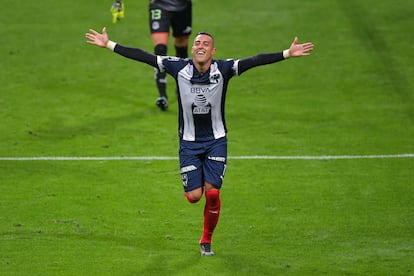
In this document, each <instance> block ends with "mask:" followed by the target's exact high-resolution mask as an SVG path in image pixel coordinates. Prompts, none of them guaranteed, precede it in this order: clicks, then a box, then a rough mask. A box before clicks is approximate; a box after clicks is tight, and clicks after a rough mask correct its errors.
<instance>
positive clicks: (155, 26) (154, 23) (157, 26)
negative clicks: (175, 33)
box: [152, 21, 160, 30]
mask: <svg viewBox="0 0 414 276" xmlns="http://www.w3.org/2000/svg"><path fill="white" fill-rule="evenodd" d="M159 28H160V23H159V22H158V21H154V22H152V29H153V30H158V29H159Z"/></svg>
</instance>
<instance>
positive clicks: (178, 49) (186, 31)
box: [171, 2, 192, 58]
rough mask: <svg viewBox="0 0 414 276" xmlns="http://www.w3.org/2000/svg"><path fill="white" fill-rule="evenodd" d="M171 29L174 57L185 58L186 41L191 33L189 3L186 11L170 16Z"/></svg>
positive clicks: (186, 50) (186, 54) (186, 53)
mask: <svg viewBox="0 0 414 276" xmlns="http://www.w3.org/2000/svg"><path fill="white" fill-rule="evenodd" d="M171 28H172V30H173V37H174V46H175V56H177V57H180V58H187V57H188V41H189V37H190V35H191V31H192V7H191V2H190V5H189V6H188V7H187V9H185V10H183V11H180V12H175V13H173V14H172V17H171Z"/></svg>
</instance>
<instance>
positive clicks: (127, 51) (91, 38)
mask: <svg viewBox="0 0 414 276" xmlns="http://www.w3.org/2000/svg"><path fill="white" fill-rule="evenodd" d="M85 37H86V42H87V43H89V44H93V45H96V46H99V47H101V48H108V49H110V50H111V51H114V52H115V53H117V54H120V55H121V56H124V57H126V58H129V59H133V60H136V61H140V62H144V63H146V64H148V65H151V66H152V67H157V68H158V63H157V56H156V55H153V54H150V53H148V52H146V51H144V50H142V49H139V48H132V47H125V46H122V45H120V44H117V43H115V42H113V41H111V40H109V37H108V34H107V33H106V28H105V27H104V28H103V29H102V33H101V34H100V33H98V32H97V31H95V30H93V29H89V33H86V34H85Z"/></svg>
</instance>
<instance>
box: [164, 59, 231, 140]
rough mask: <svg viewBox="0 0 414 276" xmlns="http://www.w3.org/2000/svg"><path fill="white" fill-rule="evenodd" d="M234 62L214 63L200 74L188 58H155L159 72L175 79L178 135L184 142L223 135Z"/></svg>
mask: <svg viewBox="0 0 414 276" xmlns="http://www.w3.org/2000/svg"><path fill="white" fill-rule="evenodd" d="M237 62H238V61H237V60H232V59H230V60H213V63H212V64H211V66H210V69H209V70H208V71H207V72H205V73H204V74H200V73H199V72H198V71H197V69H196V68H195V66H194V65H193V62H192V60H191V59H179V58H174V57H162V56H158V58H157V64H158V67H159V69H160V70H161V71H166V72H167V73H169V74H170V75H171V76H173V77H174V79H175V80H176V84H177V96H178V107H179V115H178V125H179V127H178V132H179V136H180V138H182V139H183V140H186V141H209V140H213V139H218V138H221V137H224V136H225V135H226V132H227V129H226V121H225V117H224V114H225V113H224V108H225V99H226V92H227V85H228V82H229V80H230V78H231V77H232V76H234V75H237Z"/></svg>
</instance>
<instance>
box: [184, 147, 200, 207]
mask: <svg viewBox="0 0 414 276" xmlns="http://www.w3.org/2000/svg"><path fill="white" fill-rule="evenodd" d="M200 153H201V149H200V148H199V147H198V145H197V144H196V143H194V142H187V141H182V140H181V141H180V153H179V158H180V173H181V180H182V184H183V188H184V196H185V197H186V199H187V200H188V202H190V203H196V202H198V201H199V200H200V199H201V197H202V196H203V191H204V182H203V165H202V161H201V160H200V158H199V156H200Z"/></svg>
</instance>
